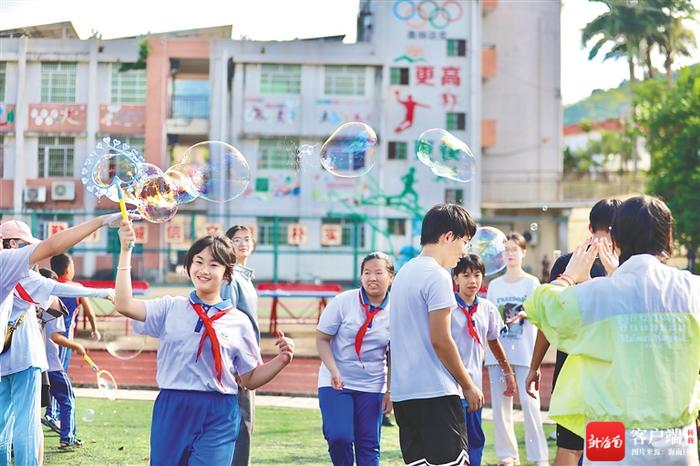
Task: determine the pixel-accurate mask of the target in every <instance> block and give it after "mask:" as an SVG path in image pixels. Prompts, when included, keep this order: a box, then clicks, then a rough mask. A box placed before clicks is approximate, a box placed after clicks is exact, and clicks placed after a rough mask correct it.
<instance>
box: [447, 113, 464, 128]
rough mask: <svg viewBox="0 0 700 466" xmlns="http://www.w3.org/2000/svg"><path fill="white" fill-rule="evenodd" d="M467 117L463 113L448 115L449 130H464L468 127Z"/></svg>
mask: <svg viewBox="0 0 700 466" xmlns="http://www.w3.org/2000/svg"><path fill="white" fill-rule="evenodd" d="M466 120H467V116H466V114H465V113H463V112H458V113H452V112H450V113H448V114H447V130H448V131H449V130H462V131H463V130H464V129H466V127H467V121H466Z"/></svg>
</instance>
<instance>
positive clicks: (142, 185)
mask: <svg viewBox="0 0 700 466" xmlns="http://www.w3.org/2000/svg"><path fill="white" fill-rule="evenodd" d="M158 171H160V170H158ZM136 197H137V198H138V200H139V203H138V205H137V209H138V211H139V213H140V214H141V215H143V218H144V219H145V220H148V221H149V222H153V223H165V222H167V221H168V220H170V219H171V218H173V217H174V216H175V214H176V213H177V206H178V204H177V187H176V186H175V185H173V184H172V183H171V182H170V181H169V178H167V177H166V176H165V175H164V174H163V173H162V172H160V173H154V174H152V175H150V176H147V177H146V178H145V179H143V180H141V182H139V184H138V187H137V188H136Z"/></svg>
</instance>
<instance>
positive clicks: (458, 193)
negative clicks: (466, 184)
mask: <svg viewBox="0 0 700 466" xmlns="http://www.w3.org/2000/svg"><path fill="white" fill-rule="evenodd" d="M445 202H446V203H447V204H459V205H462V204H463V203H464V190H463V189H451V188H448V189H446V190H445Z"/></svg>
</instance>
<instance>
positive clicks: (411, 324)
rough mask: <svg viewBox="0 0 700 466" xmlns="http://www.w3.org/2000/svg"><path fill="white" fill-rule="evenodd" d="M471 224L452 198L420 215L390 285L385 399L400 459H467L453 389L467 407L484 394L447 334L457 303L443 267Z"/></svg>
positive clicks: (460, 248) (455, 255) (457, 253)
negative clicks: (414, 253)
mask: <svg viewBox="0 0 700 466" xmlns="http://www.w3.org/2000/svg"><path fill="white" fill-rule="evenodd" d="M475 231H476V223H475V222H474V220H473V219H472V217H471V215H470V214H469V212H468V211H467V210H466V209H464V208H463V207H461V206H458V205H454V204H438V205H436V206H435V207H433V208H432V209H430V211H428V213H427V214H426V215H425V218H424V219H423V225H422V230H421V245H422V246H423V251H422V253H421V255H420V256H418V257H416V258H414V259H411V260H410V261H409V262H408V263H407V264H406V265H404V266H403V267H402V268H401V270H400V271H399V273H398V274H397V276H396V279H395V280H394V283H393V285H392V291H391V299H392V311H391V315H390V326H389V327H390V341H391V401H392V402H393V403H394V410H395V413H396V422H397V424H398V426H399V442H400V444H401V454H402V455H403V459H404V462H405V463H406V464H424V463H428V464H453V465H461V464H466V463H467V462H468V457H467V432H466V426H465V422H464V412H463V408H462V402H461V400H460V394H463V395H464V397H465V399H466V401H467V403H468V405H469V407H468V410H469V411H475V410H477V409H479V408H481V406H482V405H483V402H484V396H483V394H482V393H481V390H480V389H479V388H478V387H477V386H476V384H475V383H474V382H473V381H472V379H471V377H470V376H469V373H468V372H467V370H466V368H465V367H464V364H463V363H462V360H461V358H460V355H459V351H458V350H457V346H456V345H455V342H454V340H453V339H452V336H451V334H450V322H451V319H450V317H451V314H452V309H454V308H455V307H456V305H457V303H456V301H455V297H454V294H453V292H452V279H451V278H450V274H449V272H448V271H447V270H445V269H446V268H452V267H454V266H455V265H457V262H458V261H459V259H460V258H462V257H463V256H464V255H465V253H466V249H467V245H468V244H469V240H470V238H471V237H472V235H473V234H474V233H475Z"/></svg>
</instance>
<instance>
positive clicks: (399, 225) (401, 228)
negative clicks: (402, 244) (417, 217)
mask: <svg viewBox="0 0 700 466" xmlns="http://www.w3.org/2000/svg"><path fill="white" fill-rule="evenodd" d="M386 226H387V230H389V234H392V235H396V236H405V235H406V219H405V218H389V219H387V221H386Z"/></svg>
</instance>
